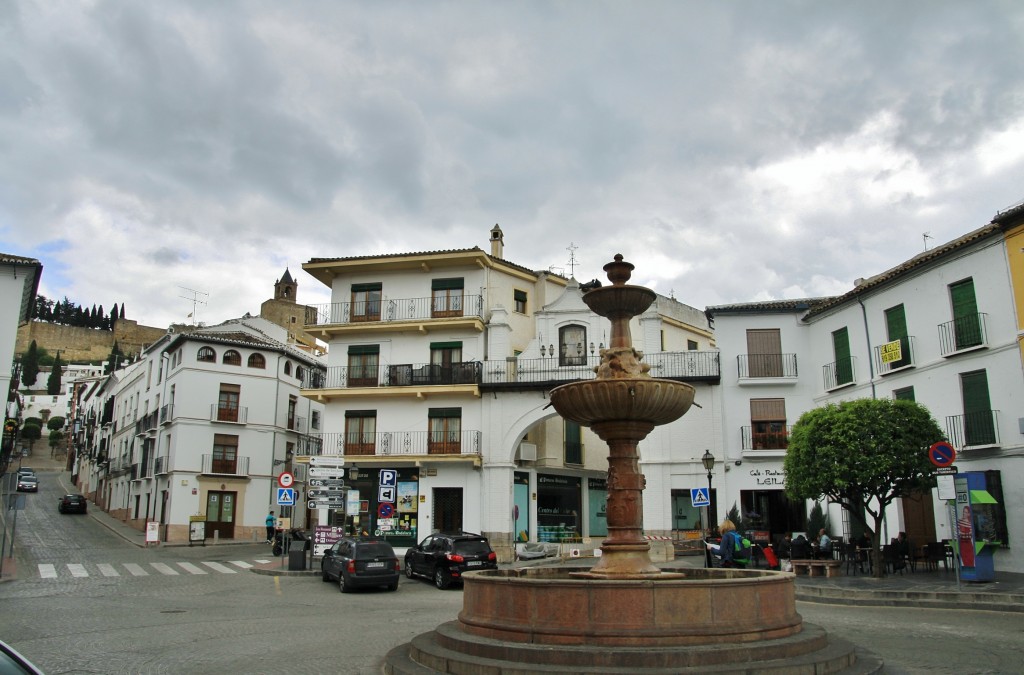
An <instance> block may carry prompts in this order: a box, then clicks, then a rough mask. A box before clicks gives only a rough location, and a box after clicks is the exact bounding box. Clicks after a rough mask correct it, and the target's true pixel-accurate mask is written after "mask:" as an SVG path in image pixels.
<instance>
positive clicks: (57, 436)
mask: <svg viewBox="0 0 1024 675" xmlns="http://www.w3.org/2000/svg"><path fill="white" fill-rule="evenodd" d="M62 445H64V432H63V431H58V430H56V429H55V430H53V431H51V432H50V456H51V457H52V456H54V455H56V454H60V452H59V450H58V449H59V448H60V447H61V446H62Z"/></svg>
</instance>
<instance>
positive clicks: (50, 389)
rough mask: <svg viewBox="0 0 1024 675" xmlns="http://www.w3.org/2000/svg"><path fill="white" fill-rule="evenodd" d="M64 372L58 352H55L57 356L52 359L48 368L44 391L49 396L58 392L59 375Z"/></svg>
mask: <svg viewBox="0 0 1024 675" xmlns="http://www.w3.org/2000/svg"><path fill="white" fill-rule="evenodd" d="M63 374H64V369H63V368H62V367H61V362H60V352H57V356H56V357H54V359H53V366H52V367H51V368H50V377H49V378H48V379H47V380H46V393H47V394H49V395H50V396H56V395H57V394H59V393H60V384H61V376H62V375H63Z"/></svg>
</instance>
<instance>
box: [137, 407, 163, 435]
mask: <svg viewBox="0 0 1024 675" xmlns="http://www.w3.org/2000/svg"><path fill="white" fill-rule="evenodd" d="M159 423H160V413H159V412H157V411H155V410H154V411H153V412H151V413H149V414H148V415H145V416H143V418H142V419H140V420H139V421H138V422H136V423H135V435H136V436H141V435H142V434H144V433H146V432H148V431H153V430H154V429H156V427H157V425H158V424H159Z"/></svg>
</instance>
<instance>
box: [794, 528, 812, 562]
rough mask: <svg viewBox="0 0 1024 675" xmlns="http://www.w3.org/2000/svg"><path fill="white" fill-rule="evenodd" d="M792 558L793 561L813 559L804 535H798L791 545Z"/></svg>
mask: <svg viewBox="0 0 1024 675" xmlns="http://www.w3.org/2000/svg"><path fill="white" fill-rule="evenodd" d="M790 556H791V557H792V559H793V560H807V559H808V558H810V557H811V547H810V544H808V543H807V539H805V538H804V535H803V534H798V535H797V536H796V539H794V540H793V542H792V544H790Z"/></svg>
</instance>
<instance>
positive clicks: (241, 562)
mask: <svg viewBox="0 0 1024 675" xmlns="http://www.w3.org/2000/svg"><path fill="white" fill-rule="evenodd" d="M231 564H232V565H234V566H235V567H241V568H242V569H243V570H249V569H252V568H253V565H252V563H247V562H245V561H244V560H232V561H231Z"/></svg>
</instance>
